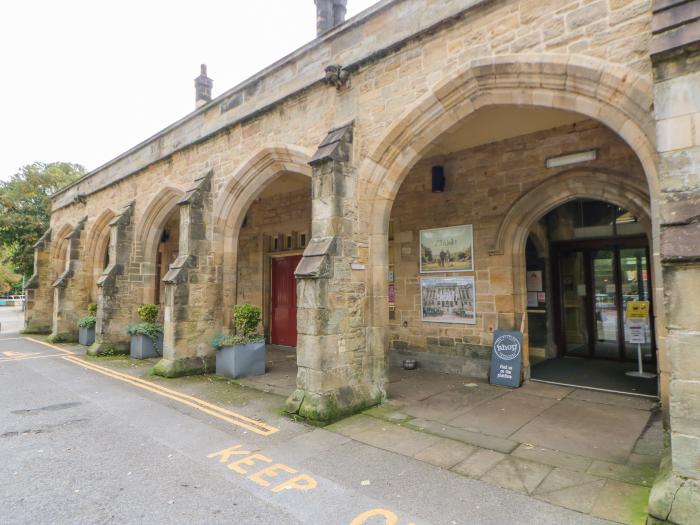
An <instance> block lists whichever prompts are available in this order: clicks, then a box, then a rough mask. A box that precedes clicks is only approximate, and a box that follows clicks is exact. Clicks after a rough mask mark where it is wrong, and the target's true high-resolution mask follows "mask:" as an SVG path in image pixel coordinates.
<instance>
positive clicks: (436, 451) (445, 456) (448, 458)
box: [413, 438, 479, 468]
mask: <svg viewBox="0 0 700 525" xmlns="http://www.w3.org/2000/svg"><path fill="white" fill-rule="evenodd" d="M477 450H479V449H478V448H477V447H473V446H471V445H466V444H464V443H459V442H458V441H452V440H451V439H443V438H438V441H437V442H436V443H435V444H434V445H430V446H429V447H428V448H426V449H423V450H421V451H420V452H418V454H416V455H415V456H413V457H414V458H416V459H418V460H420V461H425V462H426V463H430V464H431V465H435V466H436V467H441V468H451V467H454V466H455V465H457V464H458V463H461V462H462V461H464V460H465V459H466V458H467V457H469V456H470V455H472V454H473V453H474V452H476V451H477Z"/></svg>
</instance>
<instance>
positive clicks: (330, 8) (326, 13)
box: [314, 0, 348, 36]
mask: <svg viewBox="0 0 700 525" xmlns="http://www.w3.org/2000/svg"><path fill="white" fill-rule="evenodd" d="M314 2H315V4H316V34H317V36H321V35H322V34H324V33H327V32H328V31H330V30H331V29H333V28H334V27H336V26H339V25H340V24H342V23H343V22H345V14H346V13H347V3H348V0H314Z"/></svg>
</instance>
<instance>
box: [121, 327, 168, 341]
mask: <svg viewBox="0 0 700 525" xmlns="http://www.w3.org/2000/svg"><path fill="white" fill-rule="evenodd" d="M128 332H129V335H145V336H146V337H150V338H151V340H152V341H153V344H155V343H156V341H158V337H160V336H161V335H163V326H162V325H159V324H155V323H138V324H132V325H129V329H128Z"/></svg>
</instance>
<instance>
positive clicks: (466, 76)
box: [358, 54, 661, 353]
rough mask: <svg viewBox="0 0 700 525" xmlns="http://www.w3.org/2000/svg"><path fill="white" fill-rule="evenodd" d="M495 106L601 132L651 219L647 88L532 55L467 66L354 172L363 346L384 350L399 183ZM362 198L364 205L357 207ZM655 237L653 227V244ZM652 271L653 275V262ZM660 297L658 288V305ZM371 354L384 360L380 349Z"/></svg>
mask: <svg viewBox="0 0 700 525" xmlns="http://www.w3.org/2000/svg"><path fill="white" fill-rule="evenodd" d="M494 105H500V106H507V105H520V106H523V105H525V106H535V107H542V108H553V109H560V110H565V111H570V112H574V113H578V114H581V115H584V116H587V117H589V118H591V119H594V120H597V121H599V122H601V123H602V124H604V125H605V126H606V127H608V128H609V129H611V130H612V131H613V132H615V133H616V134H617V135H619V136H620V137H621V138H622V139H623V140H624V141H625V142H626V143H627V144H628V145H629V146H630V148H631V149H632V151H633V152H634V153H635V154H636V156H637V157H638V159H639V161H640V163H641V165H642V167H643V169H644V173H645V176H646V181H647V185H648V189H649V197H648V198H649V199H650V206H649V210H650V213H648V214H647V216H650V217H652V218H654V217H657V216H658V214H657V213H656V212H655V208H656V206H657V205H658V195H659V183H658V175H657V156H656V147H655V121H654V118H653V114H652V107H653V86H652V84H651V83H650V82H649V81H648V80H646V79H644V78H642V77H640V76H638V75H637V74H636V73H634V72H633V71H631V70H629V69H627V68H625V67H623V66H617V65H613V64H609V63H605V62H602V61H599V60H596V59H594V58H590V57H585V58H584V57H577V56H571V55H566V56H565V55H556V54H538V55H503V56H498V57H486V58H482V59H477V60H473V61H472V62H471V63H470V64H468V65H467V67H466V68H465V69H463V70H462V71H461V72H459V73H458V74H456V75H454V76H453V77H452V78H449V79H447V80H445V81H443V82H442V83H440V84H439V85H438V86H437V87H435V88H434V89H432V90H431V91H430V92H428V93H427V94H426V95H425V96H424V97H423V98H422V99H421V100H420V101H419V102H418V103H417V104H416V105H414V106H413V107H412V108H410V109H408V110H407V111H406V112H405V113H404V115H403V116H402V117H401V118H400V119H399V120H398V121H397V122H396V123H395V124H394V125H393V126H392V127H391V129H390V130H389V131H388V132H387V133H386V134H385V135H384V136H383V138H382V139H381V140H380V141H379V142H378V143H377V145H376V147H374V149H373V150H371V151H370V153H369V154H368V156H367V157H366V158H365V159H364V160H363V162H362V164H361V165H360V180H359V184H358V194H359V195H360V196H361V202H360V224H363V223H364V224H367V225H368V226H367V230H366V231H367V233H368V246H369V265H368V281H369V282H368V288H369V290H370V294H369V295H370V296H369V305H368V306H369V312H368V313H369V327H370V331H371V333H370V337H369V340H370V341H372V342H373V343H372V344H373V345H374V344H378V345H381V346H382V347H383V348H386V333H385V327H386V325H387V323H388V307H387V304H388V303H387V301H388V298H387V293H388V292H387V290H388V286H387V271H388V267H387V260H388V255H387V242H386V238H387V231H388V223H389V216H390V214H391V208H392V205H393V202H394V198H395V197H396V194H397V193H398V191H399V188H400V186H401V183H402V182H403V180H404V179H405V177H406V176H407V174H408V173H409V171H410V169H411V168H412V167H413V166H414V165H415V164H416V163H417V162H418V161H419V160H420V159H421V158H423V156H424V155H425V153H426V151H427V149H428V147H429V146H430V145H431V143H432V142H434V141H435V140H436V139H437V138H438V137H439V136H441V135H442V134H443V133H445V132H446V131H448V130H450V129H451V128H453V127H454V126H456V125H457V124H459V123H460V122H461V121H462V120H463V119H464V118H465V117H467V116H468V115H470V114H472V113H474V112H475V111H477V110H478V109H480V108H483V107H487V106H494ZM362 196H365V197H366V198H365V199H364V201H363V200H362ZM658 229H659V226H658V224H657V223H656V222H655V221H653V222H652V227H651V239H652V242H653V243H654V244H656V243H657V239H658ZM523 246H524V244H523ZM652 253H656V254H658V247H656V246H653V248H652ZM653 266H654V267H655V268H657V274H658V268H659V261H658V256H655V260H654V262H653ZM659 293H660V292H659V289H658V288H657V290H656V295H657V297H658V296H659ZM659 332H660V331H658V332H657V334H658V333H659ZM660 346H661V345H660ZM373 351H374V352H382V353H383V352H384V350H383V349H379V348H377V349H373Z"/></svg>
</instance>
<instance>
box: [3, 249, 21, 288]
mask: <svg viewBox="0 0 700 525" xmlns="http://www.w3.org/2000/svg"><path fill="white" fill-rule="evenodd" d="M0 293H9V294H13V295H15V294H20V293H22V278H21V277H20V276H19V275H17V274H16V273H15V272H14V270H13V269H12V265H11V264H10V262H9V251H8V250H7V249H6V248H5V247H4V246H1V245H0Z"/></svg>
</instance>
